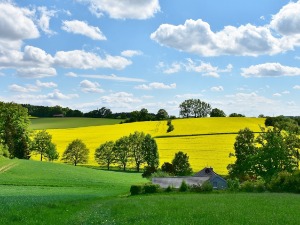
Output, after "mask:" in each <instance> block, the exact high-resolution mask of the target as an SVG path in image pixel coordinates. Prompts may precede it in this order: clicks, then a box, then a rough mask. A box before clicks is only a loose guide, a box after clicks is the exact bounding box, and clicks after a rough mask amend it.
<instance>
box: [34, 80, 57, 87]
mask: <svg viewBox="0 0 300 225" xmlns="http://www.w3.org/2000/svg"><path fill="white" fill-rule="evenodd" d="M36 85H37V86H38V87H41V88H55V87H57V84H56V83H54V82H41V81H39V80H37V81H36Z"/></svg>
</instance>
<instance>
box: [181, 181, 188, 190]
mask: <svg viewBox="0 0 300 225" xmlns="http://www.w3.org/2000/svg"><path fill="white" fill-rule="evenodd" d="M188 190H189V186H188V185H187V183H186V182H185V181H184V180H183V181H182V182H181V185H180V187H179V191H180V192H186V191H188Z"/></svg>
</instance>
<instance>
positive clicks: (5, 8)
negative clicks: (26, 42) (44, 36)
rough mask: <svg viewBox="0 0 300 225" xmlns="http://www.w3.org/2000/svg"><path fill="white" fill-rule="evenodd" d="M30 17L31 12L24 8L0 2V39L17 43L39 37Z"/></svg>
mask: <svg viewBox="0 0 300 225" xmlns="http://www.w3.org/2000/svg"><path fill="white" fill-rule="evenodd" d="M12 15H13V16H12ZM31 15H32V12H31V11H30V10H28V9H26V8H19V7H17V6H14V5H12V4H10V3H9V2H0V21H1V23H0V39H4V40H12V41H18V40H23V39H32V38H37V37H39V31H38V29H37V27H36V26H35V24H34V22H33V20H32V19H31Z"/></svg>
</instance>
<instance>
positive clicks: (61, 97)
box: [46, 89, 79, 100]
mask: <svg viewBox="0 0 300 225" xmlns="http://www.w3.org/2000/svg"><path fill="white" fill-rule="evenodd" d="M46 97H47V98H48V99H54V100H68V99H73V98H78V97H79V95H78V94H67V95H66V94H63V93H61V92H60V90H58V89H55V90H54V91H53V92H52V93H49V94H48V95H47V96H46Z"/></svg>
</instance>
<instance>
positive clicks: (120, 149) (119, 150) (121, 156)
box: [113, 136, 132, 171]
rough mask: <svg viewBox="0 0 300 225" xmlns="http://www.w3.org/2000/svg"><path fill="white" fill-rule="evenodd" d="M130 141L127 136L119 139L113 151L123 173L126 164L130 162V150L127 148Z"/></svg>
mask: <svg viewBox="0 0 300 225" xmlns="http://www.w3.org/2000/svg"><path fill="white" fill-rule="evenodd" d="M129 145H130V140H129V137H128V136H124V137H121V138H120V139H118V140H117V141H116V143H115V146H114V148H113V151H114V153H115V156H116V162H117V163H119V164H120V166H121V167H123V171H125V170H126V166H127V164H128V163H130V162H131V155H132V152H131V151H130V150H131V148H130V147H129Z"/></svg>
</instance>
